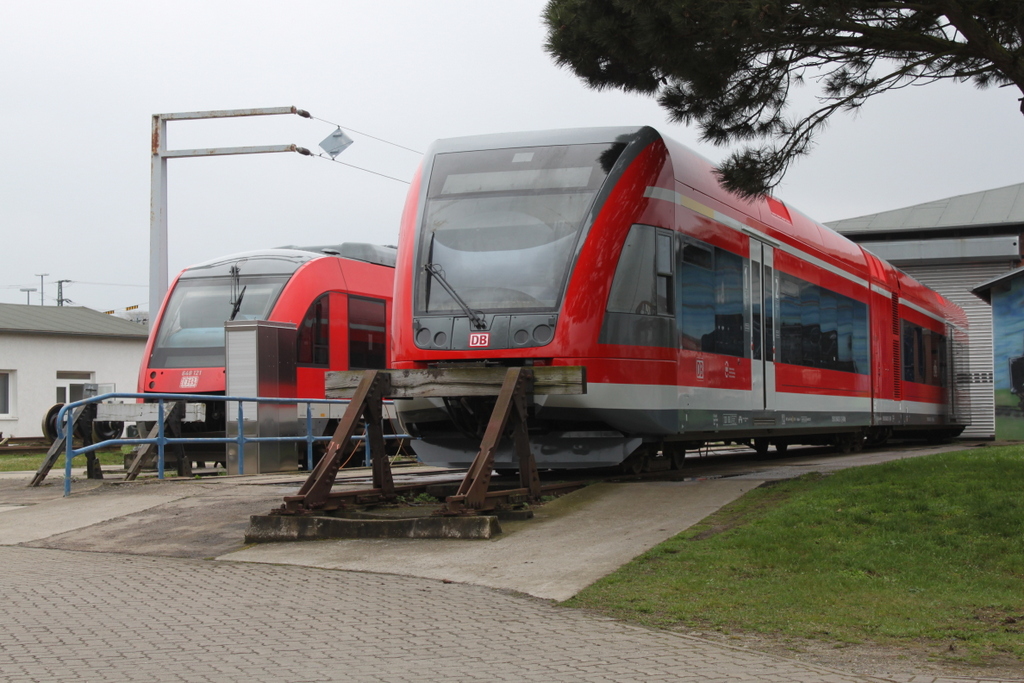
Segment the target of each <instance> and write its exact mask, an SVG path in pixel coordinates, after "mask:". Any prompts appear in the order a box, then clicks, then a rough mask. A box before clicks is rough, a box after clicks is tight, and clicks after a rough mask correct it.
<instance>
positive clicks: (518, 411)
mask: <svg viewBox="0 0 1024 683" xmlns="http://www.w3.org/2000/svg"><path fill="white" fill-rule="evenodd" d="M326 384H327V397H328V398H349V399H350V400H351V402H350V403H349V406H348V409H347V410H346V412H345V415H344V416H343V417H342V419H341V420H340V422H339V424H338V428H337V430H336V431H335V432H334V436H333V437H332V439H331V441H330V444H329V445H328V448H327V452H326V453H325V454H324V457H323V458H321V460H320V463H319V464H318V465H317V466H316V468H314V470H313V471H312V472H311V473H310V475H309V478H308V479H307V480H306V482H305V483H304V484H303V486H302V487H301V488H300V489H299V491H298V493H297V494H295V495H292V496H286V497H285V499H284V504H283V505H282V506H281V507H280V508H278V509H276V510H274V511H273V512H272V513H271V514H273V515H304V514H305V515H308V514H314V515H317V514H324V513H329V512H331V511H335V510H342V509H345V508H346V507H347V506H359V505H367V504H372V503H377V502H385V501H393V500H395V499H397V497H398V496H399V495H401V494H405V493H413V492H417V491H420V490H422V485H411V486H401V487H399V486H395V484H394V481H393V479H392V476H391V468H390V464H389V461H388V458H387V454H386V453H385V450H384V439H383V434H382V432H381V427H380V424H381V420H380V416H381V410H382V407H381V406H382V402H383V400H384V399H385V398H426V397H444V398H458V397H469V396H474V397H480V396H484V397H489V396H494V397H495V404H494V409H493V411H492V412H491V417H490V420H489V422H488V424H487V428H486V430H485V431H484V435H483V438H482V440H481V442H480V449H479V451H478V452H477V455H476V458H475V459H474V460H473V463H472V464H471V465H470V467H469V469H468V471H467V472H466V475H465V478H464V479H463V480H462V483H461V485H460V486H459V489H458V491H457V492H456V493H455V495H452V496H448V497H447V499H446V500H445V502H444V504H443V505H442V506H441V508H440V509H439V510H438V512H437V514H438V515H441V516H464V515H478V514H480V513H486V512H491V511H494V510H496V509H500V508H503V507H507V506H510V505H514V504H517V503H520V502H537V501H539V500H540V497H541V496H542V495H543V494H544V493H545V492H546V491H547V490H548V489H549V488H559V489H563V488H564V486H559V485H555V486H554V487H543V486H541V485H540V478H539V476H538V474H537V465H536V462H535V461H534V457H533V454H532V453H531V451H530V443H529V436H528V433H527V428H526V420H527V403H528V398H529V396H530V395H531V394H583V393H585V392H586V369H585V368H583V367H581V366H571V367H550V366H543V367H513V368H502V367H458V368H431V369H422V370H365V371H361V372H354V371H348V372H332V373H328V374H327V381H326ZM361 418H365V423H366V425H367V439H368V440H369V443H370V454H371V461H372V464H373V484H372V486H373V488H371V489H364V490H360V491H339V492H334V491H332V490H331V488H332V486H333V485H334V481H335V477H336V476H337V473H338V469H339V467H340V465H341V460H342V455H343V453H342V449H341V445H342V444H345V443H348V441H349V439H350V438H351V437H352V436H353V434H354V433H355V431H356V430H357V429H358V427H359V421H360V419H361ZM509 427H511V432H512V439H513V448H514V452H515V454H516V457H518V460H519V483H520V487H519V488H517V489H511V490H498V491H491V490H489V489H490V480H491V472H492V471H493V467H494V454H495V451H496V450H497V447H498V445H499V443H500V440H501V438H502V436H503V435H504V434H505V433H506V430H507V429H508V428H509Z"/></svg>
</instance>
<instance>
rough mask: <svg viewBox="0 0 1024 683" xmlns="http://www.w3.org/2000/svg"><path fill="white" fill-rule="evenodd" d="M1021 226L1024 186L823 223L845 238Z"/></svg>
mask: <svg viewBox="0 0 1024 683" xmlns="http://www.w3.org/2000/svg"><path fill="white" fill-rule="evenodd" d="M1005 223H1011V224H1012V223H1024V183H1020V184H1018V185H1008V186H1006V187H999V188H996V189H993V190H985V191H983V192H972V193H970V194H961V195H957V196H956V197H947V198H946V199H937V200H935V201H933V202H925V203H924V204H915V205H914V206H908V207H905V208H902V209H893V210H892V211H883V212H881V213H872V214H868V215H867V216H858V217H857V218H846V219H844V220H841V221H832V222H830V223H826V225H828V226H829V227H830V228H832V229H833V230H835V231H836V232H838V233H841V234H843V235H846V236H852V235H863V234H871V233H887V232H892V231H902V230H907V231H910V230H935V229H942V228H950V229H953V228H962V227H966V226H971V227H980V226H985V225H1000V224H1005Z"/></svg>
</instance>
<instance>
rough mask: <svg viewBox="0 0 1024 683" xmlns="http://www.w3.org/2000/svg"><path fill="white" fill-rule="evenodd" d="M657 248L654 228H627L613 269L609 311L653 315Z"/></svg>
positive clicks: (644, 226)
mask: <svg viewBox="0 0 1024 683" xmlns="http://www.w3.org/2000/svg"><path fill="white" fill-rule="evenodd" d="M656 249H657V247H656V240H655V230H654V228H652V227H650V226H648V225H634V226H633V227H632V228H630V230H629V234H628V235H626V241H625V242H623V244H622V254H621V255H620V256H619V264H618V266H617V267H616V268H615V278H614V279H613V280H612V290H611V293H610V294H609V296H608V311H609V312H611V313H636V314H638V315H653V314H654V312H655V310H656V307H655V294H654V292H655V288H656V286H655V280H656V277H655V260H656V259H655V254H656Z"/></svg>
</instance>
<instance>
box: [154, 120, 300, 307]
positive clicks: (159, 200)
mask: <svg viewBox="0 0 1024 683" xmlns="http://www.w3.org/2000/svg"><path fill="white" fill-rule="evenodd" d="M277 114H296V115H298V116H301V117H302V118H305V119H311V118H313V117H312V116H310V114H309V112H307V111H305V110H303V109H298V108H296V107H268V108H263V109H223V110H218V111H189V112H178V113H174V114H153V133H152V136H151V145H152V147H151V151H152V154H153V163H152V171H151V174H150V188H151V190H150V215H149V319H150V320H153V319H154V318H156V314H157V312H158V311H159V310H160V303H161V302H162V301H163V300H164V294H165V293H166V292H167V286H168V272H167V160H168V159H180V158H182V157H208V156H220V155H225V154H268V153H274V152H298V153H299V154H303V155H305V156H313V154H312V152H310V151H309V150H308V149H306V148H305V147H299V146H298V145H265V146H261V147H212V148H205V149H178V150H171V149H167V122H168V121H186V120H195V119H219V118H228V117H236V116H273V115H277Z"/></svg>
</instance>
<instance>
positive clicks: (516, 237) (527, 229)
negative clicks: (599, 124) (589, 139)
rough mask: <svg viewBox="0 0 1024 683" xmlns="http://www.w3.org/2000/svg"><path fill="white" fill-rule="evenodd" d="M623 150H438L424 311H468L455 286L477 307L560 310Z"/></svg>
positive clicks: (420, 291)
mask: <svg viewBox="0 0 1024 683" xmlns="http://www.w3.org/2000/svg"><path fill="white" fill-rule="evenodd" d="M623 147H624V145H622V144H589V145H563V146H556V147H526V148H518V149H496V150H485V151H473V152H453V153H446V154H438V155H437V156H436V157H435V158H434V163H433V168H432V171H431V174H430V184H429V186H428V188H427V201H426V206H425V209H424V219H423V220H424V222H423V230H422V234H421V242H420V248H419V263H418V264H417V266H418V268H417V280H416V282H417V296H416V302H417V309H418V311H419V312H421V313H461V312H463V310H464V309H463V308H462V306H461V305H460V304H459V303H458V302H457V301H456V300H455V299H453V297H452V296H451V294H449V291H452V292H454V293H455V294H456V295H457V296H458V297H459V298H461V299H462V300H463V301H464V303H465V304H466V306H467V307H468V308H470V309H472V310H474V311H475V310H484V311H495V310H523V309H529V310H544V309H553V308H556V307H557V306H558V303H559V299H560V297H561V293H562V289H563V287H564V283H565V281H566V277H567V275H568V269H569V264H570V262H571V260H572V256H573V253H574V251H575V249H576V244H577V241H578V239H579V235H580V231H581V230H582V228H583V225H584V223H585V219H586V217H587V216H588V215H589V212H590V208H591V206H592V205H593V203H594V198H595V197H596V196H597V193H598V191H599V190H600V188H601V184H602V183H603V182H604V180H605V178H606V177H607V175H608V171H609V169H610V168H611V166H612V164H614V163H615V160H616V159H617V158H618V156H619V154H620V153H621V152H622V149H623ZM428 267H429V271H430V272H428ZM445 283H446V284H447V285H448V286H447V287H446V286H444V284H445Z"/></svg>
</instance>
